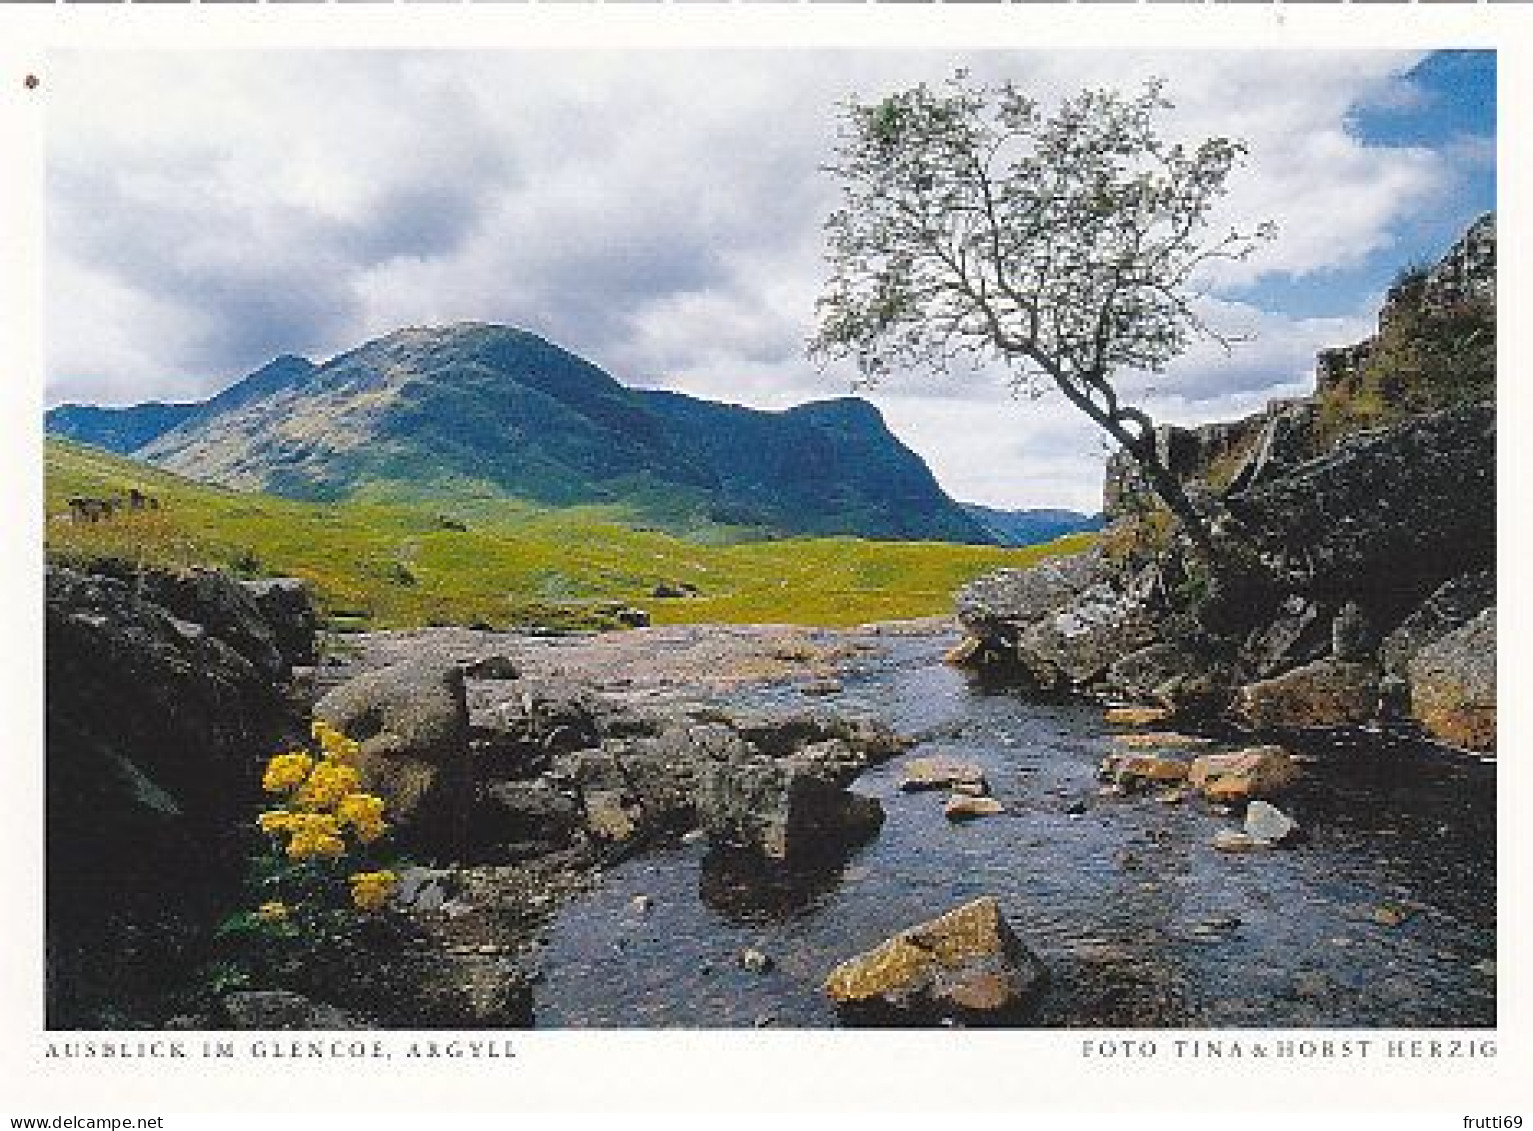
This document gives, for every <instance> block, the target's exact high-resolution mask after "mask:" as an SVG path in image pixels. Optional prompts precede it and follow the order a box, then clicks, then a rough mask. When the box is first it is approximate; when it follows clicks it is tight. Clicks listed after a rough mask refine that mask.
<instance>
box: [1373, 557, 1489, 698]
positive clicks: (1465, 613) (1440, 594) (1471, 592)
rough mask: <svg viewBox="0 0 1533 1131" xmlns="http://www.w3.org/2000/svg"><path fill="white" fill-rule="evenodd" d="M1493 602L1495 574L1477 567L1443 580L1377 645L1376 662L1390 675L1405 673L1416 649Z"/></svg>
mask: <svg viewBox="0 0 1533 1131" xmlns="http://www.w3.org/2000/svg"><path fill="white" fill-rule="evenodd" d="M1495 603H1496V575H1495V573H1494V572H1493V571H1491V570H1477V571H1475V572H1474V573H1466V574H1464V575H1463V576H1461V577H1455V578H1453V579H1452V580H1451V581H1445V582H1444V583H1443V584H1442V585H1441V586H1439V587H1438V588H1437V589H1436V591H1434V592H1433V593H1432V595H1431V596H1430V597H1428V598H1427V599H1426V600H1425V601H1423V602H1422V603H1421V604H1420V606H1418V607H1417V608H1416V610H1415V611H1414V612H1412V613H1411V615H1410V616H1408V617H1406V618H1405V620H1403V621H1402V622H1401V623H1400V624H1399V625H1398V626H1397V627H1396V628H1395V629H1394V631H1393V632H1391V633H1390V634H1389V635H1388V636H1386V637H1385V638H1384V643H1383V644H1382V645H1381V646H1380V648H1379V663H1380V665H1381V666H1382V667H1383V669H1384V670H1385V671H1386V672H1387V673H1389V674H1390V675H1395V676H1404V675H1405V674H1406V672H1407V671H1408V670H1409V668H1410V663H1411V660H1413V659H1414V658H1415V656H1416V654H1417V653H1418V652H1420V651H1421V650H1422V649H1423V648H1425V647H1426V646H1427V645H1429V644H1432V643H1434V642H1436V641H1437V640H1440V639H1441V638H1442V637H1444V636H1446V635H1447V634H1448V633H1450V632H1452V631H1453V630H1454V629H1456V628H1458V627H1460V626H1461V625H1465V624H1468V623H1469V622H1470V621H1471V620H1473V619H1474V618H1475V617H1476V616H1477V615H1479V614H1480V613H1482V612H1484V611H1485V610H1486V609H1488V608H1490V607H1491V606H1493V605H1494V604H1495Z"/></svg>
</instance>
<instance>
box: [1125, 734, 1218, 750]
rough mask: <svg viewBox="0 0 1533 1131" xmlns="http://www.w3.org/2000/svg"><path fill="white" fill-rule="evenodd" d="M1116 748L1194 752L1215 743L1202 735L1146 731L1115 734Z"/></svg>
mask: <svg viewBox="0 0 1533 1131" xmlns="http://www.w3.org/2000/svg"><path fill="white" fill-rule="evenodd" d="M1112 740H1113V744H1114V745H1116V746H1128V747H1132V748H1133V749H1136V750H1193V749H1196V748H1198V747H1200V746H1208V745H1210V744H1211V743H1212V742H1213V739H1211V738H1204V737H1203V736H1202V735H1200V734H1182V733H1180V732H1179V731H1174V730H1156V731H1145V732H1143V733H1141V734H1115V735H1113V736H1112Z"/></svg>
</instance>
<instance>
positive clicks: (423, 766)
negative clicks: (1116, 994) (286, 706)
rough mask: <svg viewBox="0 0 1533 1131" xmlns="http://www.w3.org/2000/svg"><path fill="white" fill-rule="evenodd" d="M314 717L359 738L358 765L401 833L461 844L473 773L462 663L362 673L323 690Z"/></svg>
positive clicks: (439, 844) (442, 844)
mask: <svg viewBox="0 0 1533 1131" xmlns="http://www.w3.org/2000/svg"><path fill="white" fill-rule="evenodd" d="M314 717H315V718H316V719H322V720H323V721H325V722H327V723H329V724H330V725H331V726H333V727H335V728H336V729H337V730H339V731H341V732H342V733H344V734H346V735H347V736H348V737H350V738H353V739H355V740H356V741H357V742H359V743H361V756H360V758H359V759H358V763H357V768H358V769H359V770H360V771H361V773H362V778H363V781H364V783H365V784H366V785H367V787H368V788H369V789H370V790H372V791H373V792H376V793H378V794H379V795H380V796H382V797H383V799H384V801H385V804H386V806H387V813H388V817H389V820H390V821H392V822H393V823H394V824H395V825H396V826H397V827H398V828H399V830H400V831H401V833H402V834H404V835H405V836H406V837H407V838H408V839H410V840H413V841H416V842H418V843H420V844H422V845H425V846H428V847H433V848H444V849H445V848H451V847H455V846H457V845H458V844H460V843H461V841H462V837H463V834H464V832H465V826H466V821H467V818H468V815H469V811H470V806H471V805H472V803H473V774H472V770H471V765H470V761H469V744H468V739H469V724H468V706H467V703H466V701H465V698H464V690H463V672H462V670H461V669H460V668H459V667H457V666H456V665H452V664H448V665H442V664H440V663H431V662H421V663H418V664H411V663H403V664H394V665H391V666H389V667H386V668H380V669H378V670H376V671H371V672H365V673H363V674H362V675H359V676H357V677H355V678H354V679H351V680H348V681H347V682H346V683H343V684H341V685H340V686H339V687H337V688H335V689H334V690H333V691H331V692H329V693H328V694H327V695H325V696H324V698H322V699H321V700H320V701H319V702H318V703H316V704H315V705H314Z"/></svg>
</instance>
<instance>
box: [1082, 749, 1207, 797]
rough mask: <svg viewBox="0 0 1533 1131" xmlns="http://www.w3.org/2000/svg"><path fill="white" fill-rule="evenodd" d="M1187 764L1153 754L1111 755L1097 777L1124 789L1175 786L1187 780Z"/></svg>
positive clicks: (1103, 761) (1104, 762)
mask: <svg viewBox="0 0 1533 1131" xmlns="http://www.w3.org/2000/svg"><path fill="white" fill-rule="evenodd" d="M1187 769H1188V767H1187V763H1186V762H1179V761H1177V760H1176V759H1174V758H1158V757H1156V756H1155V755H1153V754H1109V755H1108V756H1107V757H1106V758H1104V759H1102V764H1101V766H1100V767H1098V769H1097V776H1098V777H1100V778H1102V779H1103V780H1104V781H1111V782H1112V783H1113V784H1115V785H1118V786H1121V787H1123V788H1124V789H1133V788H1136V787H1140V786H1147V785H1175V784H1177V783H1178V782H1183V781H1186V780H1187Z"/></svg>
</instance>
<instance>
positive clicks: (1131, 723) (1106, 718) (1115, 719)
mask: <svg viewBox="0 0 1533 1131" xmlns="http://www.w3.org/2000/svg"><path fill="white" fill-rule="evenodd" d="M1171 717H1172V712H1171V709H1170V708H1169V707H1109V708H1108V709H1107V710H1106V711H1105V712H1104V713H1103V715H1102V721H1103V722H1105V723H1106V724H1107V725H1108V726H1118V727H1143V726H1154V725H1155V724H1156V723H1164V722H1167V721H1168V720H1169V719H1170V718H1171Z"/></svg>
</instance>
